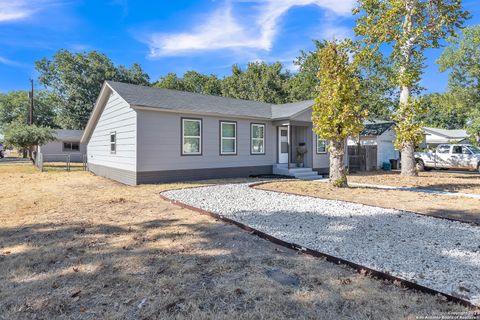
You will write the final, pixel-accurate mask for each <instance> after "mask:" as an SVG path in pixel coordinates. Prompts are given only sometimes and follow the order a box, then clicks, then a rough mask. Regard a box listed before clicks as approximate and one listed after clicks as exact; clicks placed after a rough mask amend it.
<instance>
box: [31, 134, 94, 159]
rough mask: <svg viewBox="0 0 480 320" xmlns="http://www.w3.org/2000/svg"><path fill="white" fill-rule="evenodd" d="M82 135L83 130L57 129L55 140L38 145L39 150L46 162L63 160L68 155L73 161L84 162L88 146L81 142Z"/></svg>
mask: <svg viewBox="0 0 480 320" xmlns="http://www.w3.org/2000/svg"><path fill="white" fill-rule="evenodd" d="M82 135H83V130H63V129H59V130H55V140H54V141H52V142H49V143H47V144H44V145H41V146H38V149H37V152H38V153H41V154H42V156H43V161H44V162H58V161H62V162H63V161H66V158H67V155H70V161H71V162H83V156H84V155H85V154H86V153H87V146H86V144H85V143H80V139H81V138H82Z"/></svg>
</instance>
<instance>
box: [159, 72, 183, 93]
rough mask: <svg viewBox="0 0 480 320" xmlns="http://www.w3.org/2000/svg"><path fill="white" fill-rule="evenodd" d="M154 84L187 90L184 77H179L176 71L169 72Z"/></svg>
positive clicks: (160, 86) (165, 87)
mask: <svg viewBox="0 0 480 320" xmlns="http://www.w3.org/2000/svg"><path fill="white" fill-rule="evenodd" d="M153 86H154V87H156V88H162V89H172V90H180V91H185V85H184V83H183V79H182V78H179V77H177V74H176V73H168V74H167V75H165V76H163V77H161V78H160V79H159V80H158V81H157V82H155V83H154V84H153Z"/></svg>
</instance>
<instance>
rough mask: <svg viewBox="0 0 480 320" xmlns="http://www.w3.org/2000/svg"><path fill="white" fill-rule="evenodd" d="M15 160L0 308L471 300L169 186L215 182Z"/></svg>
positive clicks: (104, 313)
mask: <svg viewBox="0 0 480 320" xmlns="http://www.w3.org/2000/svg"><path fill="white" fill-rule="evenodd" d="M4 168H5V167H0V171H1V172H3V173H4V174H1V175H0V179H1V184H0V265H1V268H0V319H1V318H4V319H18V318H22V319H25V318H26V319H28V318H30V319H33V318H38V319H54V318H69V319H70V318H76V319H103V318H108V319H112V318H121V319H173V318H177V319H178V318H186V319H212V318H215V319H237V318H246V319H266V318H269V319H270V318H271V319H286V318H309V319H318V318H322V319H339V318H355V319H404V318H411V319H414V318H415V316H419V315H433V314H436V313H442V312H451V311H460V312H463V311H466V310H467V309H465V308H464V307H461V306H459V305H455V304H452V303H447V302H445V301H443V300H441V299H440V298H438V297H434V296H431V295H427V294H422V293H418V292H414V291H411V290H406V289H402V288H399V287H396V286H395V285H393V284H390V283H385V282H382V281H379V280H375V279H371V278H369V277H366V276H362V275H359V274H356V273H354V272H352V271H351V270H350V269H347V268H344V267H340V266H336V265H333V264H331V263H328V262H325V261H324V260H322V259H317V258H312V257H309V256H304V255H299V254H297V253H295V252H293V251H291V250H288V249H285V248H283V247H279V246H276V245H274V244H272V243H270V242H267V241H265V240H262V239H259V238H257V237H255V236H252V235H250V234H248V233H245V232H243V231H241V230H240V229H238V228H236V227H234V226H230V225H226V224H224V223H222V222H220V221H215V220H214V219H211V218H209V217H206V216H203V215H200V214H198V213H196V212H192V211H189V210H184V209H181V208H179V207H177V206H175V205H172V204H170V203H168V202H165V201H162V200H160V198H159V197H158V193H159V192H160V191H162V190H166V189H169V188H176V187H183V186H194V185H201V184H203V183H192V184H167V185H146V186H140V187H127V186H124V185H121V184H118V183H115V182H112V181H109V180H106V179H103V178H100V177H95V176H93V175H91V174H89V173H87V172H70V173H66V172H48V173H45V172H44V173H39V172H36V171H32V172H29V173H26V172H25V171H24V168H23V167H22V166H20V167H17V168H18V169H19V170H20V172H19V173H15V172H14V169H13V166H12V168H9V169H8V170H9V172H8V173H5V171H4V170H3V169H4ZM206 183H211V182H206ZM272 270H279V271H280V272H282V273H284V274H287V275H290V276H291V277H293V279H296V280H298V281H299V284H298V285H288V284H282V283H280V282H278V280H274V279H273V278H272V277H270V276H268V275H267V272H268V271H272Z"/></svg>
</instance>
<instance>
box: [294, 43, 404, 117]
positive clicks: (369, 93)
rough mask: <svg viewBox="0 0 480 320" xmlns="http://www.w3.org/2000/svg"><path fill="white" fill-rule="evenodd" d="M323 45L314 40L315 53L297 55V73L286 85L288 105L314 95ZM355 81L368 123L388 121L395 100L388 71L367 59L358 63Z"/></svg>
mask: <svg viewBox="0 0 480 320" xmlns="http://www.w3.org/2000/svg"><path fill="white" fill-rule="evenodd" d="M326 43H327V42H326V41H319V40H315V50H313V51H309V52H306V51H303V50H302V51H300V55H299V56H298V57H297V58H296V59H295V61H294V64H295V65H296V66H298V73H296V74H294V75H293V76H292V77H291V78H290V79H289V80H288V82H287V92H288V100H289V101H300V100H308V99H313V98H314V97H315V95H316V91H317V87H318V86H319V79H318V77H317V75H318V72H319V71H320V63H319V55H318V53H319V51H320V50H321V49H322V48H323V47H324V46H325V45H326ZM358 62H359V63H358V66H357V72H358V77H360V78H361V79H362V81H361V82H360V85H361V90H360V92H361V93H363V94H362V95H361V97H362V101H361V104H362V107H363V108H364V109H365V110H368V115H369V117H370V118H372V119H376V120H378V119H381V120H390V119H391V116H392V106H393V105H395V103H396V101H397V100H398V94H397V92H396V90H395V86H394V85H393V83H392V81H390V78H391V77H390V72H391V70H390V68H389V66H388V64H387V63H386V61H385V60H384V59H383V57H381V56H380V55H374V56H371V57H370V58H369V59H368V60H367V59H365V60H363V61H360V60H359V61H358Z"/></svg>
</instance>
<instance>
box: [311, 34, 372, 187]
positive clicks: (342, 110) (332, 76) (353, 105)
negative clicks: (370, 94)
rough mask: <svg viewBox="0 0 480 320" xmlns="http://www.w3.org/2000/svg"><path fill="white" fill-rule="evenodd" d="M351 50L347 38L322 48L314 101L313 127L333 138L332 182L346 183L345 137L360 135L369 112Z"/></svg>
mask: <svg viewBox="0 0 480 320" xmlns="http://www.w3.org/2000/svg"><path fill="white" fill-rule="evenodd" d="M349 54H351V50H350V49H349V46H348V45H347V43H346V42H342V43H337V42H335V41H332V42H329V43H328V44H326V45H325V47H324V48H322V49H321V50H320V52H319V62H320V66H321V68H320V71H319V73H318V79H319V82H320V86H319V90H318V91H317V97H316V99H315V104H314V105H313V112H312V121H313V130H314V131H315V133H316V134H317V135H318V136H319V137H320V138H322V139H326V140H328V141H329V142H330V145H329V152H330V183H331V184H332V185H333V186H335V187H347V186H348V184H347V177H346V174H345V164H344V156H345V141H346V139H347V138H348V137H352V136H357V135H358V134H360V132H361V131H362V129H363V120H364V118H365V117H366V116H367V113H366V112H365V110H362V106H361V103H360V97H359V91H360V80H359V78H358V77H357V74H358V71H357V70H356V64H353V63H349Z"/></svg>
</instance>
